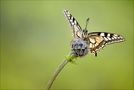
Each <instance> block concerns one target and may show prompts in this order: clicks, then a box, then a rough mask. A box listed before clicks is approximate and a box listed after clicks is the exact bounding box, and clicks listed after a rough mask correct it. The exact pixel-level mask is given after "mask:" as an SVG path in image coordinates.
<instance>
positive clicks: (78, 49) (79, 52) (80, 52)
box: [71, 38, 89, 57]
mask: <svg viewBox="0 0 134 90" xmlns="http://www.w3.org/2000/svg"><path fill="white" fill-rule="evenodd" d="M71 45H72V54H73V55H74V56H76V57H82V56H85V55H86V54H87V53H88V51H89V49H88V44H87V42H86V41H84V40H82V39H80V38H77V39H74V40H73V41H72V43H71Z"/></svg>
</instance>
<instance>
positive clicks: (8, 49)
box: [0, 0, 134, 90]
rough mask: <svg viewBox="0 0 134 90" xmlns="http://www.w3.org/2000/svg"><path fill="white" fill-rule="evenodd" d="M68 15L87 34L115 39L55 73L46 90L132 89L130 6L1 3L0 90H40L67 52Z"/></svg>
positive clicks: (116, 0)
mask: <svg viewBox="0 0 134 90" xmlns="http://www.w3.org/2000/svg"><path fill="white" fill-rule="evenodd" d="M64 9H68V10H69V11H70V12H71V13H72V14H73V16H75V17H76V19H77V20H78V21H79V23H80V25H81V27H83V28H84V27H85V20H86V18H87V17H89V18H90V22H89V25H88V30H89V32H93V31H105V32H114V33H118V34H121V35H123V36H124V37H125V39H126V40H125V42H123V43H118V44H112V45H109V46H107V47H106V48H104V50H101V52H99V53H98V57H94V55H93V54H91V53H89V55H87V56H85V57H83V58H78V59H77V60H76V63H77V64H76V65H75V64H71V63H70V64H68V65H67V66H66V67H65V68H64V70H63V71H62V72H61V73H60V75H59V77H58V78H57V80H56V81H55V83H54V85H53V87H52V89H57V90H59V89H62V90H65V89H66V90H68V89H72V90H73V89H79V90H84V89H88V90H90V89H94V90H98V89H102V90H103V89H127V90H129V89H134V56H133V55H134V1H133V0H132V1H131V0H110V1H106V0H102V1H99V0H81V1H80V0H75V1H71V0H68V1H65V0H64V1H62V0H57V1H56V0H39V1H38V0H28V1H27V0H18V1H17V0H1V1H0V81H1V82H0V88H1V90H3V89H7V90H10V89H12V90H15V89H16V90H19V89H21V90H23V89H27V90H30V89H31V90H32V89H43V88H45V87H46V84H47V82H48V80H49V79H50V77H51V76H52V74H53V72H54V70H55V69H56V68H57V66H58V64H60V63H61V62H62V61H63V59H64V58H65V57H66V55H68V53H69V52H70V41H71V39H72V36H71V28H70V26H69V24H68V22H67V20H66V19H65V17H64V15H63V10H64Z"/></svg>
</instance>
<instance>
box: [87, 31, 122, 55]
mask: <svg viewBox="0 0 134 90" xmlns="http://www.w3.org/2000/svg"><path fill="white" fill-rule="evenodd" d="M88 39H89V42H90V44H89V48H90V51H91V53H96V52H97V51H98V50H100V49H101V48H103V47H104V46H105V45H106V44H112V43H117V42H122V41H124V38H123V37H122V36H121V35H118V34H114V33H107V32H91V33H88Z"/></svg>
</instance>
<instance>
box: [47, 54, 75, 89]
mask: <svg viewBox="0 0 134 90" xmlns="http://www.w3.org/2000/svg"><path fill="white" fill-rule="evenodd" d="M74 58H75V57H74V56H69V57H68V58H66V59H65V60H64V61H63V62H62V63H61V64H60V65H59V66H58V67H57V69H56V70H55V72H54V74H53V76H52V77H51V78H50V80H49V81H48V84H47V86H46V90H50V89H51V87H52V85H53V83H54V81H55V79H56V78H57V76H58V75H59V73H60V72H61V70H62V69H63V68H64V67H65V65H67V63H68V62H71V61H72V60H73V59H74Z"/></svg>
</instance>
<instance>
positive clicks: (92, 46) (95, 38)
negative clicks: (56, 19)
mask: <svg viewBox="0 0 134 90" xmlns="http://www.w3.org/2000/svg"><path fill="white" fill-rule="evenodd" d="M64 15H65V17H66V18H67V20H68V22H69V23H70V26H71V28H72V29H73V37H74V39H81V40H83V41H86V42H87V44H88V49H89V51H90V52H91V53H94V54H95V56H97V51H99V50H100V49H102V48H103V47H104V46H106V45H107V44H112V43H117V42H122V41H124V38H123V37H122V36H121V35H118V34H114V33H108V32H88V31H87V29H86V28H87V23H88V21H89V18H88V19H87V22H86V27H85V29H84V30H82V28H81V27H80V25H79V23H78V22H77V20H76V19H75V18H74V17H73V16H72V15H71V14H70V13H69V11H68V10H64Z"/></svg>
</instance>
